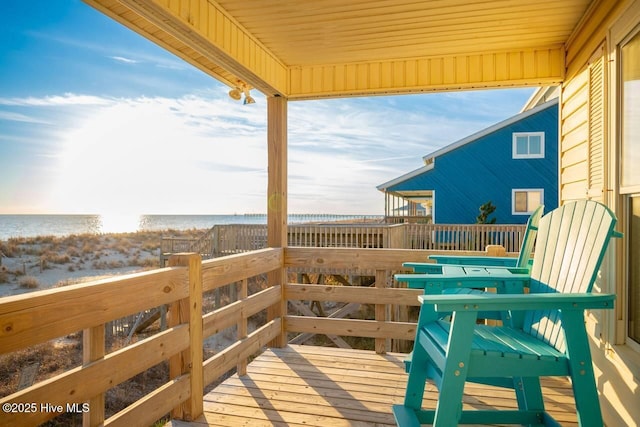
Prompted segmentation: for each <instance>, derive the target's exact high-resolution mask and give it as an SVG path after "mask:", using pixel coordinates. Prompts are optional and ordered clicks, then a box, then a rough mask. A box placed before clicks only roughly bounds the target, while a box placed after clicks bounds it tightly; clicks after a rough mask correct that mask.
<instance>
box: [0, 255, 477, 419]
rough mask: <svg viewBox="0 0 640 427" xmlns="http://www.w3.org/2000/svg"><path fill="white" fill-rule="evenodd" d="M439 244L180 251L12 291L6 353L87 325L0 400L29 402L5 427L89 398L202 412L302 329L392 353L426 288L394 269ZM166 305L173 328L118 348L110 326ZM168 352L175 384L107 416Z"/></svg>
mask: <svg viewBox="0 0 640 427" xmlns="http://www.w3.org/2000/svg"><path fill="white" fill-rule="evenodd" d="M437 252H438V251H424V250H405V249H352V248H301V247H291V248H268V249H262V250H257V251H252V252H247V253H242V254H235V255H230V256H226V257H220V258H215V259H210V260H205V261H202V260H201V257H200V255H198V254H178V255H173V256H171V257H170V259H169V266H168V267H165V268H160V269H157V270H153V271H148V272H143V273H136V274H130V275H126V276H117V277H114V278H111V279H106V280H100V281H95V282H89V283H84V284H78V285H72V286H67V287H61V288H54V289H48V290H43V291H38V292H34V293H27V294H22V295H16V296H11V297H5V298H2V299H0V326H1V327H0V351H1V353H3V354H5V353H12V352H16V351H20V350H23V349H26V348H29V347H31V346H34V345H37V344H39V343H45V342H49V341H51V340H57V339H60V338H61V337H63V338H64V337H67V336H69V334H74V333H76V332H82V334H83V339H82V349H83V362H82V365H81V366H78V367H77V368H74V369H71V370H69V371H66V372H64V373H62V374H60V375H56V376H54V377H52V378H48V379H45V380H43V381H40V382H37V383H35V384H33V385H31V386H29V387H27V388H24V389H22V390H18V391H15V392H14V393H13V394H11V395H8V396H5V397H3V398H2V399H0V404H3V405H9V406H3V408H6V407H8V408H12V407H15V408H16V409H18V408H21V409H22V410H20V411H17V410H16V411H11V410H10V411H3V412H0V425H39V424H40V423H43V422H45V421H47V420H49V419H52V418H54V417H56V416H57V415H58V414H59V412H61V411H69V410H73V409H74V408H76V409H77V408H85V407H83V406H82V404H83V402H89V404H88V406H86V408H85V409H87V410H88V411H87V412H86V413H84V414H83V416H84V425H85V426H97V425H105V426H130V425H151V424H153V423H154V422H156V420H158V419H161V418H162V417H165V416H166V415H167V414H169V413H170V414H171V417H173V418H176V419H191V418H193V417H194V416H198V415H199V414H200V413H202V409H203V390H204V389H205V387H206V386H207V385H209V384H212V383H214V382H216V381H218V380H219V379H220V378H221V377H222V376H224V375H225V374H227V373H228V372H229V371H232V370H234V369H236V370H237V372H238V374H240V375H242V374H243V372H245V369H246V366H247V363H248V360H249V358H250V357H251V356H252V355H254V354H256V353H257V352H259V351H260V350H261V349H262V348H263V347H265V346H266V345H267V344H268V343H272V344H277V345H278V346H281V345H286V342H287V341H288V340H289V339H290V338H291V339H293V338H295V337H296V336H299V335H300V334H325V335H328V336H339V337H349V336H358V337H368V338H370V339H373V340H374V342H375V350H376V351H377V352H378V353H382V352H385V351H387V350H389V349H390V348H391V346H392V345H393V343H394V342H395V341H400V340H413V338H414V333H415V323H414V322H412V321H411V319H410V318H409V315H408V312H409V309H408V307H410V306H415V305H417V304H418V300H417V295H418V294H420V293H421V292H420V291H417V290H410V289H403V288H397V287H396V286H397V284H396V283H394V281H393V279H392V277H393V276H392V275H393V273H395V272H397V271H401V270H402V267H401V264H402V262H405V261H414V262H419V261H424V260H426V259H427V255H429V254H431V253H437ZM439 253H442V252H439ZM468 254H475V255H477V254H479V253H478V252H469V253H468ZM305 269H306V270H307V271H322V270H323V269H337V270H349V271H353V272H355V273H359V274H362V273H363V272H365V271H367V272H373V277H374V278H375V279H374V282H373V286H371V287H361V286H344V285H342V284H331V285H326V284H322V283H320V284H309V283H295V280H291V279H292V278H295V277H296V275H295V274H286V272H287V271H288V270H292V271H303V270H305ZM274 272H276V273H280V274H273V273H274ZM265 277H266V278H267V279H266V282H265V283H266V285H265V286H263V287H261V288H260V289H253V290H252V289H251V288H250V286H249V282H250V280H253V278H262V279H261V280H264V278H265ZM274 278H275V279H274ZM216 289H227V290H229V289H233V290H235V292H228V294H229V295H233V297H231V298H230V299H229V300H228V301H226V302H225V303H224V304H220V305H219V306H214V307H213V308H212V309H211V310H209V309H205V310H203V306H206V305H207V304H205V303H206V301H207V298H208V296H209V295H211V292H212V291H215V290H216ZM306 301H320V302H322V301H332V302H338V303H345V304H371V307H372V318H371V319H369V320H354V319H345V318H338V317H331V316H330V315H329V316H327V317H323V318H321V317H315V315H314V313H313V312H310V310H307V309H305V308H304V307H307V305H306V303H305V302H306ZM160 306H166V307H168V313H169V315H168V324H167V327H166V329H164V330H160V331H159V332H157V333H154V334H153V335H150V336H148V337H146V338H143V339H140V340H138V341H137V342H134V343H132V344H127V345H124V346H123V347H121V348H119V349H117V350H114V351H111V352H107V348H106V345H105V325H106V324H107V323H109V322H112V321H114V320H116V319H119V318H121V317H123V316H130V315H133V314H135V313H139V312H142V311H145V310H150V309H153V308H154V307H160ZM287 307H291V311H288V309H287ZM261 314H262V315H261ZM256 315H258V316H256ZM249 318H251V319H252V320H251V321H252V324H251V325H250V327H249V325H248V322H249V320H248V319H249ZM229 328H232V329H229ZM229 330H231V331H234V330H235V331H236V334H237V335H236V339H235V340H234V341H233V342H232V343H231V344H230V345H228V346H227V347H226V348H224V349H222V350H220V351H218V352H217V353H216V354H214V355H213V356H212V357H210V358H208V359H206V360H205V359H204V357H203V342H204V340H205V339H207V338H209V337H211V336H213V335H215V334H217V333H220V332H223V331H229ZM249 331H251V332H249ZM165 361H168V368H167V369H168V381H167V382H166V383H164V384H161V385H159V386H158V387H157V388H156V389H155V390H153V391H152V392H150V393H149V394H147V395H146V396H144V397H142V398H141V399H139V400H138V401H137V402H135V403H133V404H131V405H130V406H128V407H126V408H124V409H122V410H120V411H119V412H117V413H116V414H113V415H110V416H109V417H106V416H105V395H106V394H107V391H108V390H110V389H111V388H112V387H114V386H116V385H117V384H119V383H122V382H123V381H125V380H127V379H129V378H132V377H134V376H136V375H138V374H140V373H142V372H145V371H146V370H147V369H149V368H151V367H154V366H156V365H158V364H161V363H163V362H165ZM41 404H47V405H48V406H47V408H52V409H51V410H45V409H46V408H45V409H43V408H42V407H41V406H40V405H41ZM73 404H77V405H76V406H73ZM31 405H37V407H35V406H34V407H32V406H31ZM68 405H71V406H68Z"/></svg>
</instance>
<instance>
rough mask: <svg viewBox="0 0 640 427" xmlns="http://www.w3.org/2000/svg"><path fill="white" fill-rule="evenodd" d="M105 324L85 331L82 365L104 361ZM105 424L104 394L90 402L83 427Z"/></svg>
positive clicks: (83, 420)
mask: <svg viewBox="0 0 640 427" xmlns="http://www.w3.org/2000/svg"><path fill="white" fill-rule="evenodd" d="M104 329H105V324H104V323H103V324H101V325H98V326H94V327H93V328H89V329H85V330H84V331H83V333H82V363H83V365H88V364H89V363H91V362H94V361H96V360H99V359H102V358H103V357H104V355H105V339H104V335H105V334H104ZM103 424H104V393H100V394H99V395H97V396H94V397H93V398H92V399H90V400H89V412H84V413H83V414H82V425H83V427H94V426H101V425H103Z"/></svg>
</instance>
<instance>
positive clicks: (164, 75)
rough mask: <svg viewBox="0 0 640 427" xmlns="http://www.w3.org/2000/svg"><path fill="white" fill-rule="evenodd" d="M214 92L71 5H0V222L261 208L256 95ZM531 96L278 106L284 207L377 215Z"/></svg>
mask: <svg viewBox="0 0 640 427" xmlns="http://www.w3.org/2000/svg"><path fill="white" fill-rule="evenodd" d="M228 90H229V89H228V88H227V87H226V86H223V85H222V84H220V83H219V82H217V81H216V80H214V79H212V78H211V77H209V76H207V75H205V74H204V73H202V72H201V71H199V70H197V69H195V68H194V67H192V66H190V65H188V64H187V63H185V62H183V61H182V60H181V59H179V58H177V57H175V56H173V55H172V54H170V53H168V52H166V51H164V50H163V49H161V48H160V47H158V46H156V45H154V44H153V43H151V42H149V41H147V40H146V39H144V38H142V37H141V36H139V35H138V34H136V33H134V32H132V31H130V30H128V29H127V28H125V27H123V26H121V25H119V24H118V23H116V22H114V21H112V20H110V19H109V18H107V17H106V16H104V15H102V14H101V13H99V12H98V11H96V10H94V9H92V8H91V7H89V6H87V5H85V4H84V3H82V2H81V1H79V0H56V1H51V0H37V1H30V2H25V1H23V0H2V1H1V2H0V214H2V213H103V214H107V213H111V214H113V213H126V214H142V213H159V214H160V213H168V214H172V213H178V214H180V213H182V214H198V213H202V214H207V213H210V214H225V213H245V212H251V213H262V212H266V186H267V170H266V169H267V150H266V100H265V98H264V97H263V96H262V95H261V94H259V93H252V96H254V98H255V99H256V103H255V104H252V105H242V103H241V102H236V101H233V100H231V99H230V98H229V97H228V95H227V92H228ZM533 90H534V89H532V88H524V89H509V90H493V91H474V92H471V91H467V92H458V93H440V94H423V95H404V96H389V97H374V98H354V99H337V100H322V101H298V102H290V103H289V182H288V185H289V212H290V213H339V214H382V213H383V210H384V198H383V195H382V193H380V192H379V191H378V190H376V186H377V185H379V184H381V183H383V182H386V181H389V180H391V179H393V178H395V177H397V176H399V175H402V174H404V173H406V172H409V171H411V170H414V169H417V168H419V167H420V166H421V165H422V162H421V161H422V156H424V155H425V154H428V153H430V152H433V151H435V150H437V149H439V148H441V147H443V146H445V145H448V144H450V143H452V142H455V141H456V140H458V139H461V138H464V137H465V136H468V135H470V134H472V133H474V132H477V131H479V130H481V129H483V128H485V127H488V126H490V125H492V124H494V123H496V122H499V121H501V120H504V119H506V118H508V117H510V116H512V115H515V114H517V113H518V112H519V111H520V108H521V107H522V105H523V104H524V103H525V102H526V100H527V99H528V98H529V96H530V95H531V94H532V93H533ZM254 92H255V91H254Z"/></svg>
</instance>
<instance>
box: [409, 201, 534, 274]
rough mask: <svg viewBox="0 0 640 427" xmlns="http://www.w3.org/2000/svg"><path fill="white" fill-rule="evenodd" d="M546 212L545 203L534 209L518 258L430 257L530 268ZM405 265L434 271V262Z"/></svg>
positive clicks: (439, 260)
mask: <svg viewBox="0 0 640 427" xmlns="http://www.w3.org/2000/svg"><path fill="white" fill-rule="evenodd" d="M543 212H544V205H540V206H538V207H537V208H536V210H534V211H533V213H532V214H531V216H530V217H529V220H528V221H527V227H526V229H525V233H524V238H523V239H522V245H521V246H520V253H519V255H518V258H512V257H485V256H455V255H430V256H429V257H428V258H429V259H432V260H434V261H436V262H437V263H438V264H459V265H484V266H494V267H500V266H502V267H523V268H528V267H529V266H530V261H531V253H532V252H533V245H534V243H535V240H536V233H537V231H538V222H540V217H542V213H543ZM402 266H403V267H407V268H411V269H413V271H414V272H415V273H429V272H431V271H433V263H424V262H405V263H404V264H402Z"/></svg>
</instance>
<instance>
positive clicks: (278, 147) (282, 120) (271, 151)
mask: <svg viewBox="0 0 640 427" xmlns="http://www.w3.org/2000/svg"><path fill="white" fill-rule="evenodd" d="M267 148H268V149H267V156H268V160H269V165H268V167H267V169H268V178H267V246H269V247H271V248H286V246H287V222H288V218H287V194H288V193H287V99H286V98H284V97H279V96H271V97H269V98H267ZM267 280H268V283H269V286H278V285H280V286H282V296H281V299H280V303H279V304H275V305H274V306H271V307H269V308H268V309H267V319H268V320H273V319H276V318H278V317H284V316H285V315H286V314H287V312H286V311H287V302H286V300H285V298H284V284H285V283H286V280H287V274H286V269H285V268H280V269H278V270H275V271H272V272H270V273H268V274H267ZM284 324H285V322H282V325H283V326H282V330H281V333H280V335H279V336H278V338H276V339H275V340H273V341H272V342H271V343H269V345H270V346H273V347H284V346H285V345H286V341H287V340H286V338H287V334H286V331H285V330H284Z"/></svg>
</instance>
